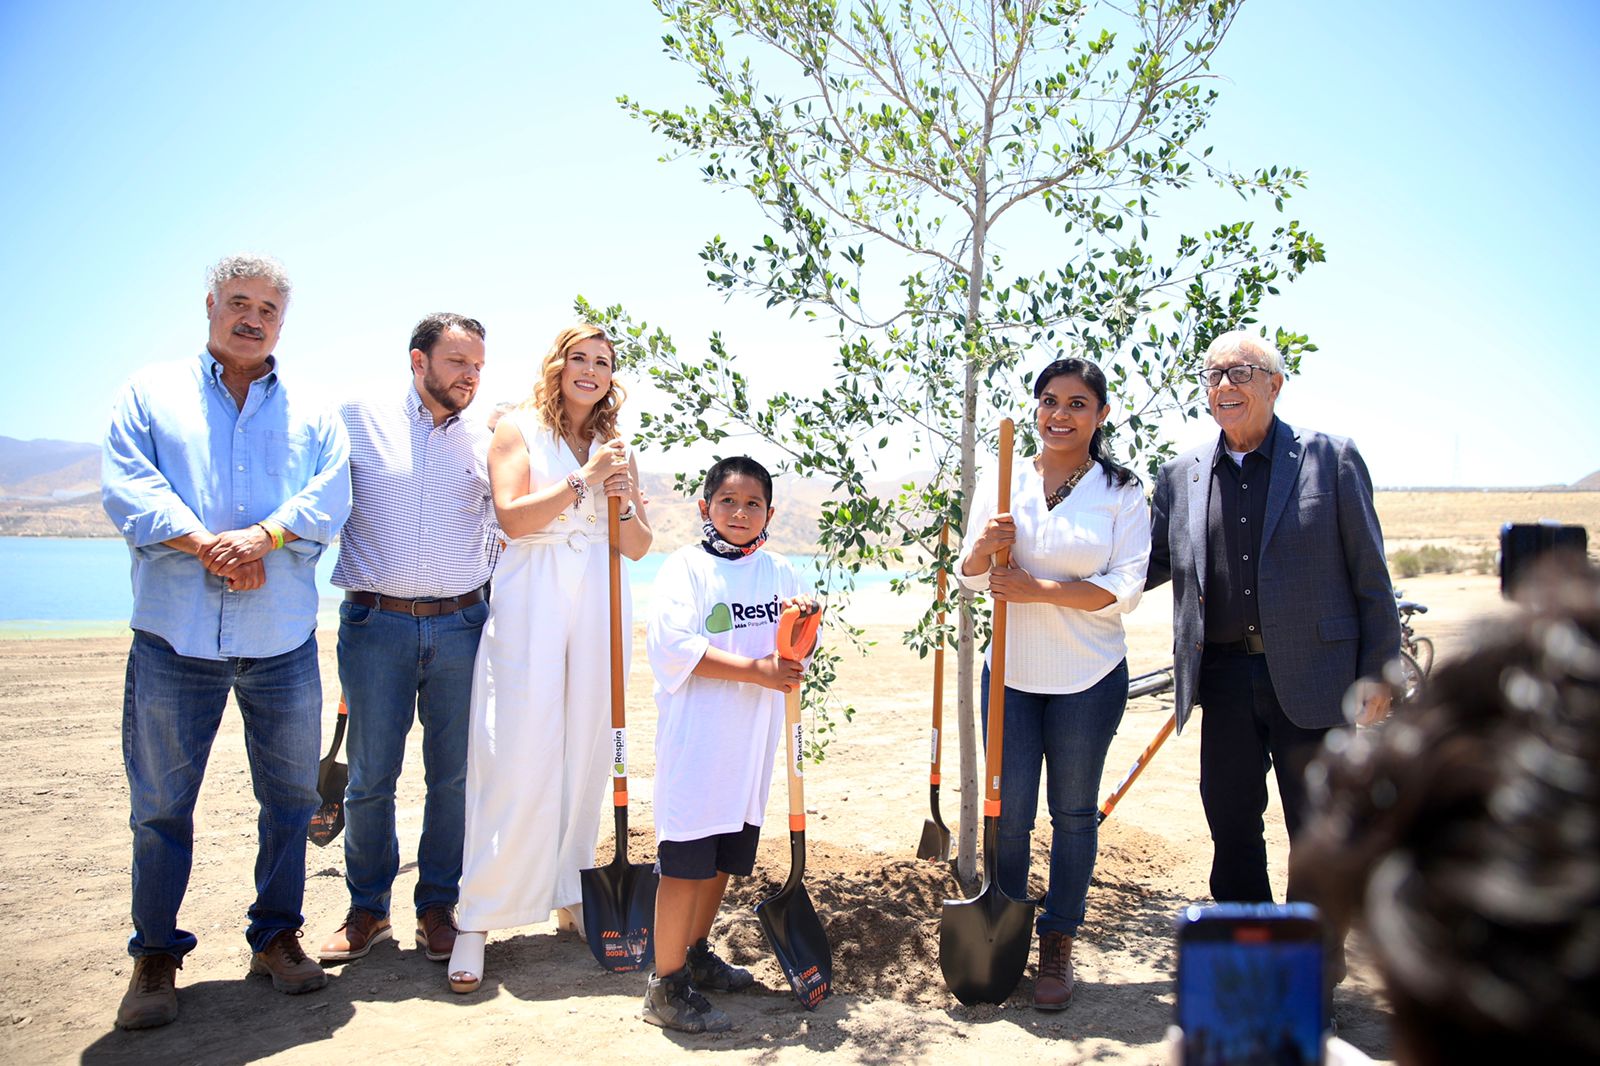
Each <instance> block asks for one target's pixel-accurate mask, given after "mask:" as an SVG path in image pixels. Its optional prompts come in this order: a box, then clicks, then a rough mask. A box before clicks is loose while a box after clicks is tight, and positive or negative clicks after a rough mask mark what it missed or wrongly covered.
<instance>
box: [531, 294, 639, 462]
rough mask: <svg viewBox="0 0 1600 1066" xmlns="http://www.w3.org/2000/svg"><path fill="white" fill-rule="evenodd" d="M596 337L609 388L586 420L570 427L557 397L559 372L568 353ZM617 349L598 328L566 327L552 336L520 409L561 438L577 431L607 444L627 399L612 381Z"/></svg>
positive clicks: (618, 386) (586, 326)
mask: <svg viewBox="0 0 1600 1066" xmlns="http://www.w3.org/2000/svg"><path fill="white" fill-rule="evenodd" d="M594 337H598V338H600V339H601V340H602V341H604V342H605V345H606V348H608V349H609V350H610V352H611V372H612V375H613V376H612V378H611V388H610V389H608V390H607V391H606V394H605V395H604V396H602V397H600V399H599V400H598V401H597V402H596V403H595V405H594V407H592V408H590V410H589V417H588V418H586V419H584V421H583V425H582V426H581V427H574V426H573V425H572V420H571V419H569V418H568V417H567V405H566V402H565V401H564V400H563V399H562V396H561V371H562V370H563V369H565V368H566V365H567V356H569V355H570V354H571V353H572V349H573V348H574V347H575V346H577V345H578V344H581V343H582V342H584V341H586V340H589V339H591V338H594ZM616 369H617V346H616V345H615V344H613V343H612V342H611V338H610V337H608V336H606V331H605V330H603V329H601V328H600V327H599V326H591V325H588V324H587V323H585V324H584V325H580V326H568V327H567V328H566V329H564V330H562V331H561V332H560V333H557V334H556V339H555V340H554V341H552V342H551V343H550V351H549V352H547V353H546V354H545V357H544V366H543V368H542V370H541V372H540V374H539V380H538V382H537V383H536V384H535V385H534V386H533V395H532V396H530V397H528V400H527V402H526V403H525V404H523V406H524V407H527V408H530V409H532V410H533V412H534V413H535V414H537V415H538V416H539V420H540V421H542V422H543V423H544V424H545V425H546V426H548V427H549V428H550V429H553V430H555V431H556V432H557V433H558V434H561V435H562V436H565V435H566V434H568V433H570V432H571V431H572V430H573V429H574V428H580V429H581V430H582V431H583V433H584V434H585V435H586V436H588V438H589V439H590V440H593V441H607V440H610V439H611V438H612V437H615V436H616V435H617V411H618V410H619V409H620V408H621V407H622V402H623V401H624V400H626V399H627V398H628V394H627V392H626V390H624V389H623V387H622V385H621V384H619V383H618V381H617V379H616V376H615V375H616Z"/></svg>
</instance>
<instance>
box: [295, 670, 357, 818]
mask: <svg viewBox="0 0 1600 1066" xmlns="http://www.w3.org/2000/svg"><path fill="white" fill-rule="evenodd" d="M349 718H350V708H348V707H347V706H345V702H344V693H342V692H341V693H339V724H338V725H336V726H334V727H333V743H332V744H330V745H328V754H326V755H324V756H323V757H322V762H320V763H318V764H317V794H318V795H320V796H321V797H322V806H320V807H318V808H317V812H316V813H315V814H313V815H312V816H311V823H310V824H309V825H307V826H306V839H307V840H309V841H311V843H313V844H315V845H316V846H317V847H319V848H325V847H327V846H328V845H329V844H332V843H333V840H334V838H335V837H337V836H338V835H339V831H340V830H341V829H343V828H344V788H345V786H346V785H348V784H349V783H350V767H348V766H346V765H345V764H344V763H342V762H335V761H334V760H336V759H337V758H338V757H339V745H341V744H343V743H344V726H345V722H347V721H348V720H349Z"/></svg>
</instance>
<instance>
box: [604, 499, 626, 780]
mask: <svg viewBox="0 0 1600 1066" xmlns="http://www.w3.org/2000/svg"><path fill="white" fill-rule="evenodd" d="M606 549H607V554H608V556H609V560H608V561H609V562H610V564H611V730H612V737H613V741H612V748H613V750H612V752H611V758H612V763H613V766H615V765H619V764H620V765H621V766H622V767H623V771H622V773H620V774H618V773H616V772H615V771H613V773H612V778H611V803H612V805H613V806H616V807H626V806H627V805H628V774H627V765H628V764H627V733H626V729H627V718H626V715H627V704H626V701H625V697H624V695H623V691H622V500H621V499H620V498H618V497H616V496H607V497H606Z"/></svg>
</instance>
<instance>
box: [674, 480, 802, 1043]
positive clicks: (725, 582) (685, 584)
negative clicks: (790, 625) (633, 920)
mask: <svg viewBox="0 0 1600 1066" xmlns="http://www.w3.org/2000/svg"><path fill="white" fill-rule="evenodd" d="M772 513H773V508H772V475H770V474H769V473H767V471H766V468H765V467H763V466H762V465H761V464H760V463H758V462H756V461H755V460H753V459H750V458H747V457H745V456H735V457H732V458H728V459H723V460H722V461H721V462H718V463H717V464H716V465H714V466H713V467H712V468H711V469H710V470H709V471H707V472H706V480H705V492H704V498H703V499H702V500H701V501H700V515H701V517H702V518H703V519H704V520H705V527H704V528H705V534H706V536H705V540H704V541H702V542H701V543H699V544H690V545H686V546H685V547H683V548H680V549H678V551H676V552H675V553H673V555H672V556H671V558H669V559H668V560H667V562H666V563H665V564H664V565H663V566H662V568H661V572H660V574H659V575H657V577H656V581H655V611H654V614H653V616H652V617H651V619H650V626H649V635H648V638H647V644H646V646H647V649H648V651H649V654H650V669H651V670H652V671H653V672H654V674H655V678H656V687H655V695H656V707H657V708H658V710H659V718H658V720H657V724H656V781H655V818H656V843H657V847H658V850H659V860H658V864H657V869H658V870H659V871H660V874H661V884H660V887H659V889H658V890H657V892H656V924H655V932H654V937H655V958H656V972H655V973H652V974H651V975H650V984H649V987H648V988H647V989H646V991H645V996H644V1020H645V1021H647V1022H649V1023H650V1024H652V1025H659V1026H663V1027H665V1028H668V1029H678V1030H681V1031H683V1032H689V1033H705V1032H712V1033H715V1032H722V1031H724V1030H727V1029H731V1028H732V1027H733V1022H732V1020H731V1019H730V1018H729V1017H728V1015H727V1014H726V1013H725V1012H723V1011H721V1010H718V1009H717V1008H716V1007H713V1006H712V1005H711V1003H710V1002H709V1001H708V1000H707V999H706V998H705V996H703V995H702V994H701V990H702V989H714V990H717V991H728V992H734V991H738V990H740V989H743V988H748V987H750V985H751V984H752V983H754V979H753V978H752V977H751V976H750V972H749V971H748V970H744V969H740V968H739V967H736V966H730V965H728V964H727V963H726V962H724V961H723V960H722V959H719V958H718V957H717V955H716V953H715V952H713V951H712V950H711V945H710V944H709V942H708V941H707V939H706V938H707V937H708V936H709V935H710V933H711V923H712V921H713V920H714V919H715V918H716V916H717V909H718V908H719V907H720V906H721V904H722V894H723V892H724V891H725V890H726V888H727V887H728V876H729V875H730V874H735V875H738V876H740V877H744V876H747V875H749V873H750V872H751V871H752V870H753V869H754V868H755V857H756V843H757V841H758V839H759V837H760V835H761V821H762V817H763V814H764V812H765V810H766V806H767V790H768V786H769V785H770V784H771V781H772V766H773V759H774V755H775V753H776V751H777V747H778V741H779V740H780V738H781V737H782V734H783V694H784V693H785V692H787V691H789V690H790V688H791V687H792V686H795V685H799V684H800V682H801V676H802V674H803V673H804V671H805V666H804V664H802V663H798V662H794V661H792V660H789V659H783V658H780V657H779V656H778V653H777V651H776V648H777V643H778V618H779V615H780V614H782V612H783V610H784V609H785V608H786V607H788V606H789V605H790V604H791V603H794V602H796V600H797V593H798V587H797V586H798V581H797V579H796V577H795V572H794V568H793V567H792V566H791V565H790V564H789V561H788V560H787V559H785V558H784V557H783V556H781V555H777V554H774V553H773V552H770V551H760V550H758V549H759V548H760V547H761V544H762V542H763V541H765V540H766V539H767V523H768V522H770V521H771V520H772ZM658 975H659V976H658Z"/></svg>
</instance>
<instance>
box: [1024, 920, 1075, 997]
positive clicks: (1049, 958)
mask: <svg viewBox="0 0 1600 1066" xmlns="http://www.w3.org/2000/svg"><path fill="white" fill-rule="evenodd" d="M1075 983H1076V982H1075V980H1074V979H1073V976H1072V938H1071V937H1070V936H1068V935H1067V934H1065V933H1040V934H1039V976H1038V977H1037V978H1035V979H1034V982H1033V1005H1034V1006H1035V1007H1037V1008H1039V1009H1040V1010H1061V1009H1063V1008H1064V1007H1066V1005H1067V1004H1068V1003H1069V1002H1071V1000H1072V987H1073V985H1074V984H1075Z"/></svg>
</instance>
